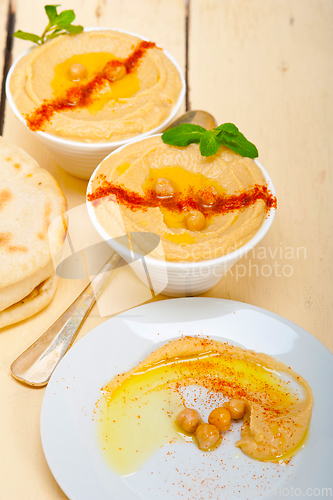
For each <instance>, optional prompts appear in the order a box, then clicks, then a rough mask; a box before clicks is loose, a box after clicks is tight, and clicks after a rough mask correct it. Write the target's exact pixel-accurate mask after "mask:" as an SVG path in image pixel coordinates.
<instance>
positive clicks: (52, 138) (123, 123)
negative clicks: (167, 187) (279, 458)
mask: <svg viewBox="0 0 333 500" xmlns="http://www.w3.org/2000/svg"><path fill="white" fill-rule="evenodd" d="M144 42H149V41H148V40H147V39H146V38H144V37H142V36H140V35H137V34H135V33H132V32H128V31H122V30H110V29H107V28H88V29H85V30H84V32H83V33H80V34H79V35H75V36H72V35H63V36H60V37H58V38H55V39H53V40H51V41H49V42H47V43H45V44H44V45H42V46H38V47H33V48H30V49H28V50H27V51H26V52H24V53H23V54H22V55H21V56H20V57H19V58H18V59H17V60H16V61H15V62H14V64H13V66H12V67H11V69H10V71H9V74H8V77H7V81H6V94H7V98H8V101H9V104H10V106H11V108H12V110H13V112H14V114H15V116H16V117H17V118H18V119H19V120H20V121H21V122H22V123H24V124H25V125H26V126H28V127H29V129H30V130H32V131H33V132H34V133H35V134H36V135H37V137H38V139H39V140H41V141H42V142H43V143H44V144H45V145H46V146H47V147H48V148H49V149H51V151H52V152H53V154H54V156H55V158H56V160H57V161H58V163H59V165H60V166H61V167H62V168H64V170H67V171H68V172H69V173H70V174H72V175H74V176H76V177H80V178H84V179H89V177H90V176H91V174H92V172H93V171H94V169H95V168H96V166H97V165H98V164H99V163H100V162H101V160H102V159H103V158H105V156H106V155H107V154H109V153H110V152H111V151H113V150H114V149H116V148H118V147H119V146H122V145H124V144H128V143H129V142H131V141H133V139H136V138H143V137H147V136H149V135H151V134H154V133H158V132H161V131H163V130H164V129H165V128H166V127H167V126H168V124H169V123H170V122H171V121H172V120H173V119H174V117H175V115H176V114H177V113H178V111H179V109H180V106H181V104H182V102H183V99H184V95H185V80H184V77H183V75H182V71H181V69H180V67H179V65H178V63H177V61H176V60H175V59H174V58H173V57H172V56H171V54H169V53H168V52H167V51H165V50H162V49H160V48H158V47H156V46H154V44H151V46H147V44H146V46H144ZM149 43H151V42H149ZM141 45H142V46H143V48H142V49H141ZM140 50H141V53H140ZM133 55H134V57H132V59H131V56H133ZM136 56H138V57H136ZM110 61H113V62H124V67H125V69H126V71H125V72H124V74H122V76H121V77H120V78H118V79H116V80H114V81H109V80H105V79H104V80H103V82H102V84H99V82H96V79H98V77H99V76H100V75H105V74H107V73H106V72H105V71H104V70H105V68H106V67H107V65H108V62H110ZM126 64H127V66H126ZM73 65H76V66H77V65H80V66H81V67H82V66H83V70H82V71H83V74H82V75H81V77H80V78H81V80H72V79H71V78H74V77H73V75H71V78H69V77H68V75H69V74H70V71H71V68H72V67H73ZM81 69H82V68H81ZM92 81H93V83H94V84H95V87H94V91H93V96H94V98H93V99H92V100H91V99H90V102H89V103H88V104H87V105H82V102H83V101H79V100H78V98H77V89H78V88H79V87H80V88H81V89H85V90H84V92H85V91H87V92H86V94H87V93H88V90H87V87H88V85H90V84H91V82H92ZM82 95H83V94H81V96H82ZM59 102H60V104H59ZM80 102H81V104H80ZM78 103H79V104H78ZM46 105H47V108H46ZM43 106H44V108H43ZM50 109H51V110H52V111H51V113H50V114H51V116H50V115H48V113H49V110H50ZM54 110H56V111H54ZM47 115H48V116H49V117H48V118H47Z"/></svg>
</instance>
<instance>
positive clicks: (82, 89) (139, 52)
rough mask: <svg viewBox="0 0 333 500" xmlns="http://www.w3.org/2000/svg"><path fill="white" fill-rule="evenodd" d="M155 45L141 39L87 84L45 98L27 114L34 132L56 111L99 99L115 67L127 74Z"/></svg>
mask: <svg viewBox="0 0 333 500" xmlns="http://www.w3.org/2000/svg"><path fill="white" fill-rule="evenodd" d="M154 47H156V45H155V43H154V42H147V41H145V40H141V42H140V43H139V44H138V45H137V47H136V48H135V49H134V51H133V52H132V53H131V54H130V55H129V56H128V57H127V58H126V59H122V60H117V59H114V60H110V61H109V62H108V63H107V64H106V65H105V66H104V68H103V69H102V71H100V72H99V73H97V74H96V75H95V76H94V78H92V80H90V81H89V82H88V83H87V84H85V85H79V84H77V85H74V86H72V87H70V88H69V89H68V90H67V91H66V93H65V95H64V97H58V98H55V99H49V100H46V99H45V100H44V102H43V104H42V105H41V106H40V107H39V108H37V109H35V110H34V111H33V113H31V114H30V115H26V120H27V125H28V127H29V128H30V130H32V131H34V132H36V131H38V130H43V127H44V125H45V124H46V123H47V122H49V121H50V120H51V118H52V116H53V115H54V114H55V113H57V112H60V111H69V110H72V109H78V108H86V107H88V106H89V105H90V104H92V103H93V102H94V100H96V99H98V92H100V91H101V90H102V89H103V88H104V86H105V84H111V85H112V82H113V78H112V75H113V74H114V69H115V68H119V67H124V68H125V70H126V73H127V74H128V73H131V72H132V71H134V70H135V68H136V67H137V66H138V64H139V62H140V60H141V58H142V57H143V56H144V54H145V53H146V52H147V50H148V49H151V48H154Z"/></svg>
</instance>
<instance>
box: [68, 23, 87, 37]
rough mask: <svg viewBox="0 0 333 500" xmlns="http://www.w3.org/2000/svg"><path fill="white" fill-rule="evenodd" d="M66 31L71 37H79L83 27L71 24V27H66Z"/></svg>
mask: <svg viewBox="0 0 333 500" xmlns="http://www.w3.org/2000/svg"><path fill="white" fill-rule="evenodd" d="M65 29H66V31H68V33H70V34H71V35H78V34H79V33H81V32H82V31H83V26H74V25H73V24H70V25H69V26H66V28H65Z"/></svg>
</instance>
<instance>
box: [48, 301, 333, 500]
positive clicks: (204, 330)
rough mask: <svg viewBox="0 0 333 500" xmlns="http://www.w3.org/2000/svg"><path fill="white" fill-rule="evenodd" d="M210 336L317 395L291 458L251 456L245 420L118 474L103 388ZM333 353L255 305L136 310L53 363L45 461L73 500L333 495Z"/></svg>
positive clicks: (168, 305) (164, 305) (158, 305)
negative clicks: (241, 444)
mask: <svg viewBox="0 0 333 500" xmlns="http://www.w3.org/2000/svg"><path fill="white" fill-rule="evenodd" d="M183 334H185V335H204V336H206V335H209V336H210V337H213V338H215V339H220V340H228V341H229V342H230V343H233V344H235V345H241V346H243V347H245V348H247V349H253V350H255V351H258V352H264V353H266V354H269V355H271V356H273V357H276V358H278V359H280V360H281V361H283V362H284V363H286V364H287V365H288V366H291V367H292V368H293V369H294V370H296V371H297V372H298V373H300V374H301V375H302V376H303V377H304V378H305V379H306V380H307V381H308V382H309V384H310V386H311V387H312V390H313V394H314V401H315V403H314V408H313V413H312V420H311V425H310V431H309V435H308V438H307V441H306V443H305V446H304V448H303V449H301V450H300V451H299V453H297V454H296V456H295V457H294V458H293V459H292V461H291V463H290V464H289V465H282V464H272V463H263V462H259V461H256V460H252V459H250V458H248V457H246V456H245V455H244V454H242V452H241V451H239V450H238V449H237V448H235V446H234V442H235V441H236V440H237V438H238V434H239V431H240V429H239V425H240V424H237V425H236V426H235V427H234V429H233V431H232V432H230V433H228V438H227V439H226V440H224V441H223V445H221V446H220V447H219V448H218V449H217V450H215V451H214V452H211V453H204V452H201V451H200V450H199V449H198V448H197V447H196V446H195V445H193V444H191V443H184V444H173V445H167V446H165V447H163V448H161V449H160V450H159V452H158V453H156V454H155V455H154V456H153V457H152V458H151V459H150V460H149V461H148V462H146V463H145V464H144V466H143V467H142V468H141V469H140V470H139V471H138V472H137V473H136V474H133V475H130V476H127V477H120V476H118V475H116V474H115V473H114V472H113V471H112V470H111V469H110V467H109V466H108V465H107V464H106V462H105V461H104V458H103V456H102V454H101V451H100V449H99V446H98V443H97V438H96V423H95V422H94V421H93V409H94V405H95V403H96V401H97V400H98V399H99V397H100V389H101V387H102V386H103V385H104V384H106V383H107V382H109V381H110V380H111V379H112V378H113V376H114V375H116V374H117V373H120V372H123V371H126V370H128V369H130V368H131V367H133V366H135V365H136V364H137V363H138V362H139V361H141V360H142V359H144V358H145V357H146V355H147V354H148V353H150V352H151V351H152V350H154V349H156V348H157V347H158V346H160V345H162V344H163V343H165V342H167V341H168V340H170V339H172V338H176V337H179V336H181V335H183ZM332 387H333V356H332V354H331V353H330V352H329V351H328V350H327V349H326V348H325V347H324V346H323V345H322V344H321V343H320V342H319V341H318V340H316V339H315V338H314V337H312V336H311V335H310V334H309V333H308V332H306V331H305V330H303V329H302V328H300V327H298V326H296V325H295V324H293V323H291V322H290V321H288V320H286V319H283V318H282V317H280V316H277V315H276V314H273V313H270V312H268V311H265V310H263V309H259V308H258V307H254V306H251V305H247V304H243V303H240V302H234V301H229V300H223V299H212V298H185V299H175V300H166V301H161V302H155V303H152V304H148V305H144V306H140V307H137V308H135V309H132V310H131V311H128V312H126V313H123V314H120V315H118V316H115V317H114V318H112V319H110V320H108V321H106V322H105V323H103V324H101V325H100V326H98V327H97V328H95V329H94V330H93V331H91V332H90V333H89V334H87V335H86V336H85V337H84V338H83V339H82V340H80V341H79V342H78V343H77V344H76V345H75V346H74V347H73V348H72V349H71V350H70V351H69V352H68V353H67V354H66V356H65V357H64V359H63V360H62V361H61V363H60V364H59V365H58V367H57V369H56V370H55V372H54V374H53V376H52V378H51V380H50V382H49V384H48V387H47V389H46V392H45V396H44V401H43V405H42V411H41V438H42V445H43V449H44V453H45V456H46V460H47V462H48V465H49V467H50V469H51V471H52V473H53V475H54V477H55V479H56V481H57V482H58V484H59V486H60V487H61V488H62V489H63V491H64V492H65V493H66V495H67V496H68V497H69V498H70V500H111V499H112V500H132V499H141V500H148V499H149V500H155V499H156V500H157V499H158V500H161V499H170V498H177V499H178V498H179V499H188V500H195V499H200V500H204V499H224V498H225V499H228V500H230V499H232V498H240V499H256V498H266V499H268V498H269V499H272V498H279V497H286V496H294V497H295V496H296V497H297V496H313V497H325V496H326V497H330V496H332V490H333V474H332V450H333V425H332V415H333V398H332V396H333V391H332Z"/></svg>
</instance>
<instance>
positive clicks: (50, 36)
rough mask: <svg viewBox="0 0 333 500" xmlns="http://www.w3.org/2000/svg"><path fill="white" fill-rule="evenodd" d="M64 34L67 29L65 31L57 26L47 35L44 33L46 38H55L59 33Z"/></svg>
mask: <svg viewBox="0 0 333 500" xmlns="http://www.w3.org/2000/svg"><path fill="white" fill-rule="evenodd" d="M66 34H67V31H65V30H64V29H63V28H58V29H55V30H54V31H53V32H52V33H50V34H49V35H46V40H52V38H56V37H57V36H59V35H66Z"/></svg>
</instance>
